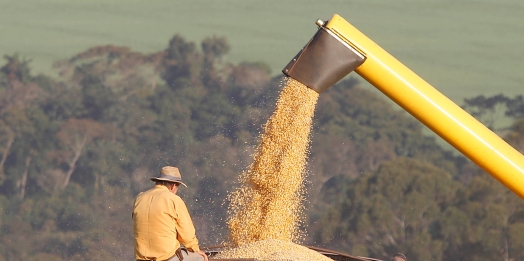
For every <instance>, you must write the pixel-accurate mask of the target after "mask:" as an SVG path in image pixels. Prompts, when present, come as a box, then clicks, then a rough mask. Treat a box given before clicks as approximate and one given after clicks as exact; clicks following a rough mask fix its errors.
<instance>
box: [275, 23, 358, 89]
mask: <svg viewBox="0 0 524 261" xmlns="http://www.w3.org/2000/svg"><path fill="white" fill-rule="evenodd" d="M316 24H317V25H318V26H319V29H318V31H317V33H316V34H315V36H313V38H312V39H311V40H310V41H309V42H308V43H307V45H306V46H305V47H304V48H302V50H301V51H300V52H299V53H298V54H297V55H296V56H295V58H293V60H291V61H290V62H289V63H288V65H287V66H286V67H285V68H284V69H283V70H282V72H283V73H284V74H285V75H287V76H289V77H291V78H293V79H295V80H297V81H299V82H301V83H302V84H304V85H306V86H307V87H309V88H311V89H313V90H315V91H316V92H318V93H322V92H323V91H325V90H326V89H328V88H329V87H331V86H332V85H333V84H335V83H337V82H338V81H340V80H341V79H342V78H344V77H345V76H346V75H348V74H349V73H350V72H352V71H353V70H355V69H356V68H357V67H359V66H360V65H362V64H363V63H364V61H365V60H366V56H365V55H364V54H362V53H361V52H360V51H358V50H357V49H356V48H354V47H353V46H351V45H350V44H349V43H348V42H346V41H345V40H344V39H342V38H341V37H339V36H338V35H337V34H336V33H334V32H332V31H331V30H329V29H328V28H326V27H325V26H324V25H325V23H324V22H323V21H321V20H317V22H316Z"/></svg>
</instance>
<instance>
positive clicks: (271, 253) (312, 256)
mask: <svg viewBox="0 0 524 261" xmlns="http://www.w3.org/2000/svg"><path fill="white" fill-rule="evenodd" d="M213 258H216V259H232V258H253V259H257V260H269V261H281V260H282V261H283V260H300V261H333V260H331V259H330V258H328V257H326V256H324V255H322V254H320V253H318V252H316V251H313V250H311V249H309V248H307V247H304V246H300V245H297V244H294V243H291V242H287V241H283V240H277V239H266V240H262V241H258V242H254V243H250V244H246V245H243V246H240V247H237V248H234V249H230V250H226V251H222V252H221V253H219V254H217V255H216V256H214V257H213Z"/></svg>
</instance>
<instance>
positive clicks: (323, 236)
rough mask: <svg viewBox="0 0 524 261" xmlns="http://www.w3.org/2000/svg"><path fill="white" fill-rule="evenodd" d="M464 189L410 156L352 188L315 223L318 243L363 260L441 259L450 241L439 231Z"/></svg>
mask: <svg viewBox="0 0 524 261" xmlns="http://www.w3.org/2000/svg"><path fill="white" fill-rule="evenodd" d="M346 182H347V181H346ZM459 187H460V186H459V184H458V182H456V181H454V180H453V179H452V176H451V175H450V174H449V173H447V172H446V171H443V170H441V169H439V168H437V167H435V166H433V165H432V164H430V163H427V162H422V161H417V160H415V159H408V158H404V157H401V158H397V159H395V160H393V161H390V162H384V163H383V164H381V166H380V167H379V169H378V170H377V171H376V172H374V173H368V174H365V175H363V176H360V177H359V178H357V179H356V180H355V181H349V183H347V185H346V186H345V188H346V194H345V195H346V197H345V198H339V199H338V200H337V201H335V202H333V203H332V204H330V207H329V210H328V211H327V212H326V214H325V215H323V216H322V217H321V218H320V219H319V220H317V221H315V222H318V225H319V226H320V227H322V230H320V231H318V232H317V233H316V234H315V238H316V240H317V243H320V244H322V245H330V246H335V247H339V248H342V249H346V251H351V252H352V253H354V254H357V255H369V256H374V257H377V258H385V257H388V256H391V255H392V254H395V253H397V252H403V253H406V255H407V256H408V257H410V259H414V260H441V259H442V252H443V250H444V242H443V241H442V239H440V238H439V236H438V233H436V232H435V231H434V229H433V227H434V225H435V224H436V223H437V222H438V220H439V218H440V217H441V216H442V211H445V210H446V209H447V207H448V206H449V205H450V204H452V203H453V198H454V196H455V193H456V191H457V189H458V188H459Z"/></svg>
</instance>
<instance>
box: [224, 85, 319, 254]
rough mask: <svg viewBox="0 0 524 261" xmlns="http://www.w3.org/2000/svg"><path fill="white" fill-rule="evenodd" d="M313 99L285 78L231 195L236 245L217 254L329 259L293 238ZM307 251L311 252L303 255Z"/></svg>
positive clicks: (314, 94)
mask: <svg viewBox="0 0 524 261" xmlns="http://www.w3.org/2000/svg"><path fill="white" fill-rule="evenodd" d="M317 100H318V93H317V92H315V91H314V90H312V89H310V88H307V87H306V86H304V85H303V84H302V83H300V82H298V81H296V80H294V79H292V78H288V79H287V81H285V87H284V88H283V89H282V91H281V93H280V96H279V99H278V101H277V105H276V109H275V111H274V113H273V115H272V116H271V117H270V118H269V120H268V122H267V123H266V125H265V126H264V133H263V134H262V136H261V141H260V144H259V146H258V147H257V149H256V150H255V152H254V155H253V163H252V164H251V165H250V166H249V168H248V169H247V171H245V172H244V173H242V175H241V176H240V187H239V188H238V189H237V190H236V191H234V192H233V193H232V194H231V195H230V200H231V204H230V207H229V220H228V226H229V229H230V240H231V241H232V242H231V243H232V244H233V245H235V246H237V248H235V249H230V250H227V251H224V252H223V253H221V254H219V256H217V258H255V259H260V260H277V259H278V260H281V259H286V260H296V258H297V257H298V256H297V255H298V254H299V253H302V254H301V255H302V256H301V258H300V259H301V260H323V259H327V260H329V259H328V258H327V257H324V256H322V255H321V254H318V253H316V252H314V251H311V250H309V249H307V248H305V247H302V246H299V245H296V244H294V243H293V242H299V241H300V238H301V236H302V233H301V231H299V226H300V224H301V222H302V219H303V217H304V215H303V213H302V210H303V206H302V200H303V192H304V191H303V189H304V178H305V165H306V159H307V156H308V150H309V134H310V131H311V123H312V119H313V114H314V110H315V105H316V103H317ZM304 251H306V252H304ZM309 251H310V252H313V253H309V254H307V253H308V252H309ZM282 252H286V253H287V254H288V255H291V256H287V257H286V256H284V255H283V254H284V253H282ZM271 253H273V255H271ZM309 255H310V256H311V257H310V258H305V257H306V256H309ZM271 256H273V257H271Z"/></svg>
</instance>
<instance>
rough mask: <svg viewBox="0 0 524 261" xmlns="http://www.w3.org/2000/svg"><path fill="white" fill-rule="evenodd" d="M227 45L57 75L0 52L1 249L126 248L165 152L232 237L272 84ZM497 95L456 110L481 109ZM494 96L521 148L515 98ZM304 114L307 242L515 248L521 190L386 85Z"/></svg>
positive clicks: (372, 248) (452, 253)
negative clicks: (387, 93)
mask: <svg viewBox="0 0 524 261" xmlns="http://www.w3.org/2000/svg"><path fill="white" fill-rule="evenodd" d="M229 50H230V45H229V43H228V42H227V40H226V39H225V38H222V37H217V36H213V37H208V38H206V39H204V40H203V41H202V43H201V45H200V46H197V44H195V43H194V42H190V41H187V40H186V39H185V38H184V37H182V36H180V35H175V36H174V37H172V38H171V40H170V41H169V43H168V45H167V47H166V48H165V50H162V51H159V52H154V53H151V54H143V53H139V52H134V51H132V50H130V49H129V48H127V47H120V46H99V47H94V48H91V49H89V50H87V51H85V52H82V53H79V54H77V55H74V56H73V57H71V58H70V59H67V60H64V61H60V62H58V63H56V65H55V68H56V69H58V70H59V72H60V77H54V78H53V77H49V76H46V75H34V74H32V73H31V67H30V62H29V61H27V60H25V59H23V58H20V57H18V56H17V55H11V56H10V55H7V56H5V58H6V61H5V64H4V65H3V66H1V68H0V227H1V228H2V229H1V230H0V260H1V261H3V260H8V261H11V260H22V259H23V260H73V259H75V260H114V259H132V247H133V245H132V225H131V217H130V213H131V204H132V202H133V199H134V196H135V195H136V194H137V193H138V192H140V191H142V190H145V189H147V188H148V187H150V186H151V185H152V183H151V182H149V178H150V177H151V176H153V175H155V174H156V173H157V171H158V170H159V169H160V167H161V166H163V165H166V164H173V165H177V166H178V167H180V169H181V171H182V175H183V177H184V180H185V181H187V183H188V185H189V188H187V189H182V190H181V191H180V192H181V195H182V197H183V198H184V199H185V200H186V202H187V203H188V205H189V208H190V211H191V212H192V215H193V219H194V222H195V223H196V226H197V232H198V236H199V238H200V240H201V242H202V244H203V245H214V244H218V243H221V242H222V241H224V240H226V239H227V235H228V231H226V225H225V215H226V211H225V210H226V208H225V207H224V206H225V204H227V202H226V196H227V194H228V192H229V191H231V190H232V188H233V187H234V186H236V184H235V181H236V178H237V177H238V175H239V174H240V173H241V172H242V170H243V169H244V168H245V167H246V166H247V165H248V164H249V163H250V160H251V158H250V155H251V153H252V152H253V147H254V146H255V145H256V144H257V143H258V140H257V139H258V136H259V135H258V134H259V132H260V131H261V129H262V128H261V127H262V124H264V123H265V122H266V120H267V118H268V117H269V115H270V114H271V113H272V111H273V108H274V105H275V101H276V97H277V94H278V91H279V88H280V86H279V82H280V81H281V78H280V77H275V78H271V76H270V74H269V70H268V66H267V65H265V64H263V63H240V64H229V63H226V62H224V60H223V57H224V55H226V54H227V53H228V52H229ZM491 98H493V97H488V98H484V100H482V98H478V97H477V98H472V99H471V100H467V104H466V105H465V106H466V107H467V106H469V109H475V110H477V111H478V113H480V114H479V117H481V118H482V117H487V116H486V115H487V114H486V113H490V111H491V109H492V108H493V107H492V105H491V103H489V102H487V101H488V100H489V101H491V100H490V99H491ZM493 99H495V100H496V101H497V106H499V107H500V106H502V109H503V110H505V112H506V113H507V115H508V116H510V117H513V118H514V119H515V122H514V124H513V125H512V127H511V128H510V129H509V130H507V131H506V134H505V137H506V138H507V140H508V142H510V143H511V144H513V145H514V146H515V147H516V148H517V149H519V150H520V151H521V152H522V151H524V145H523V144H524V143H523V137H524V121H523V120H522V118H521V117H522V116H523V115H524V106H523V104H524V102H523V100H522V97H521V96H517V97H515V98H509V97H499V98H493ZM473 101H474V102H473ZM499 107H497V108H499ZM467 108H468V107H467ZM487 118H489V117H487ZM314 121H315V127H314V129H313V136H312V139H313V143H312V147H311V157H310V160H309V166H308V169H309V174H308V182H307V187H308V195H307V201H306V203H307V206H306V213H307V215H308V222H307V223H308V224H309V225H308V227H307V231H308V236H307V237H306V238H305V239H304V244H310V245H318V246H325V247H328V248H330V249H334V250H339V251H342V252H347V253H352V254H358V255H365V256H371V257H376V258H384V257H385V256H390V255H391V254H392V253H395V252H405V253H406V255H407V256H408V257H410V259H413V260H430V259H431V260H464V259H465V260H521V259H523V258H524V250H523V249H524V247H523V246H522V244H523V243H522V242H524V232H523V231H524V204H523V202H522V200H521V199H520V198H518V197H517V196H515V195H514V194H513V193H511V192H510V191H508V190H507V189H506V188H504V187H503V186H502V185H500V184H499V183H498V182H497V181H495V180H494V179H492V178H491V177H490V176H489V175H487V174H485V173H484V172H482V171H481V170H480V169H478V168H476V167H475V166H474V165H472V164H471V163H470V162H468V161H467V160H465V159H464V158H462V157H460V156H454V155H453V154H452V153H450V152H447V151H444V150H442V149H441V148H440V147H439V146H438V145H437V144H436V142H435V141H434V139H433V138H430V137H427V136H424V135H423V133H422V126H421V124H419V123H418V122H417V121H416V120H414V119H413V118H412V117H410V116H409V115H407V114H406V113H404V112H402V111H397V110H395V109H393V107H392V106H391V105H390V104H389V103H388V102H385V100H384V99H383V98H382V97H380V96H378V95H376V94H375V93H373V92H370V91H368V90H365V89H362V88H360V87H358V83H357V82H356V81H355V80H354V79H351V78H350V79H347V80H344V81H342V82H340V83H339V84H337V85H336V86H335V87H333V88H331V89H329V90H328V91H326V92H325V93H323V94H322V95H321V96H320V99H319V104H318V108H317V111H316V118H315V120H314Z"/></svg>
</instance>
